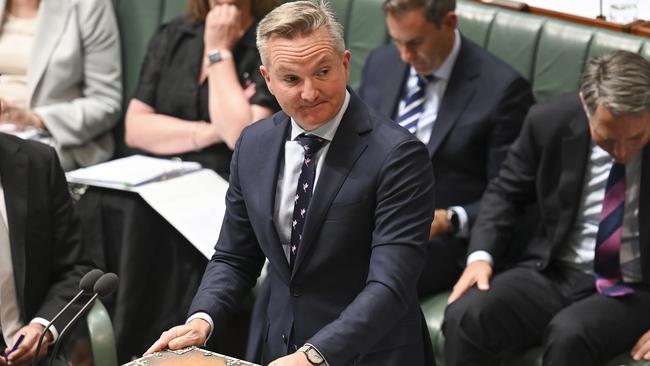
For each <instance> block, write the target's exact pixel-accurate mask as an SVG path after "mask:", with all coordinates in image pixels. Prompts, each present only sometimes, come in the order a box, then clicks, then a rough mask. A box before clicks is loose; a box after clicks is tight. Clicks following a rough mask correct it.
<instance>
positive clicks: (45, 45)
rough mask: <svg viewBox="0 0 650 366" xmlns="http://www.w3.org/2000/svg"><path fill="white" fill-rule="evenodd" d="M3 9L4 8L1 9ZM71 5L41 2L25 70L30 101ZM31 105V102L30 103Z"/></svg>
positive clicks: (60, 1)
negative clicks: (32, 44) (29, 57)
mask: <svg viewBox="0 0 650 366" xmlns="http://www.w3.org/2000/svg"><path fill="white" fill-rule="evenodd" d="M2 9H4V6H3V7H2ZM70 9H71V5H70V2H69V1H68V0H42V1H41V3H40V6H39V9H38V17H37V20H36V35H35V38H34V48H33V50H32V56H31V59H30V63H29V65H28V68H27V70H29V71H28V73H27V95H28V100H29V101H31V100H32V96H33V95H34V93H35V91H36V88H37V86H38V83H39V82H40V80H41V78H42V76H43V73H44V72H45V67H46V66H47V64H48V62H49V60H50V57H51V56H52V53H53V52H54V49H55V48H56V47H57V45H58V43H59V42H58V41H59V38H60V37H61V34H62V33H63V30H64V29H65V25H66V24H67V22H68V18H69V16H70ZM30 103H31V102H30Z"/></svg>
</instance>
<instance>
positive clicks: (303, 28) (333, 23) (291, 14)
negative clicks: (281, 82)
mask: <svg viewBox="0 0 650 366" xmlns="http://www.w3.org/2000/svg"><path fill="white" fill-rule="evenodd" d="M321 28H325V29H327V31H328V32H329V34H330V36H331V39H332V40H331V41H332V47H333V48H334V49H335V50H337V51H339V52H340V53H341V55H342V54H343V53H344V52H345V41H344V39H343V26H342V25H341V24H340V23H339V22H338V21H337V20H336V18H335V17H334V12H333V11H332V9H331V8H330V6H329V4H328V3H327V2H325V1H322V0H319V1H293V2H288V3H285V4H283V5H280V6H278V7H277V8H275V9H274V10H273V11H271V12H270V13H268V14H267V15H266V16H265V17H264V19H262V21H261V22H260V24H259V25H258V26H257V49H258V50H259V52H260V57H261V58H262V64H264V65H268V50H267V42H268V40H269V39H270V38H271V37H272V36H273V35H277V36H279V37H282V38H285V39H293V38H294V37H296V36H308V35H310V34H312V33H314V32H315V31H317V30H319V29H321Z"/></svg>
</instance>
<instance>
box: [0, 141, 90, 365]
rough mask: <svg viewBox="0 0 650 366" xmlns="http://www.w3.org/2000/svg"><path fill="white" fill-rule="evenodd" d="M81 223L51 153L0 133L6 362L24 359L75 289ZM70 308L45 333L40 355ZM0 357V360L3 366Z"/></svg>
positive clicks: (1, 321)
mask: <svg viewBox="0 0 650 366" xmlns="http://www.w3.org/2000/svg"><path fill="white" fill-rule="evenodd" d="M82 258H84V256H83V251H82V247H81V243H80V240H79V223H78V218H77V217H76V215H75V213H74V209H73V206H72V200H71V199H70V195H69V193H68V185H67V183H66V180H65V176H64V174H63V170H62V169H61V165H60V163H59V159H58V158H57V155H56V152H55V151H54V150H53V149H52V148H51V147H49V146H47V145H44V144H41V143H39V142H31V141H24V140H21V139H19V138H17V137H13V136H9V135H5V134H0V330H1V331H2V337H0V349H1V350H2V351H4V352H5V353H7V352H9V351H10V349H11V347H12V346H13V345H14V343H15V342H16V341H17V339H18V338H19V337H20V336H21V335H24V336H25V337H24V339H23V342H22V343H21V344H20V346H19V347H18V348H17V349H16V350H15V351H14V352H11V353H10V354H9V356H8V362H9V364H13V365H27V364H30V363H31V360H32V358H33V356H34V353H35V351H36V343H37V341H38V337H39V336H40V333H41V332H42V331H43V329H44V327H45V326H47V324H49V320H48V319H52V318H53V317H54V315H55V314H56V313H57V312H58V311H59V310H60V309H61V308H63V306H64V305H65V304H66V303H67V302H68V301H69V300H70V299H72V297H73V296H74V295H75V294H76V293H77V291H78V286H77V284H78V283H79V279H80V278H81V275H82V274H83V273H85V272H86V271H87V270H88V269H89V267H88V266H87V263H84V262H82ZM73 314H74V312H68V313H67V315H66V314H64V316H62V317H61V318H59V320H57V321H56V322H55V323H54V325H53V326H52V327H51V328H50V330H49V332H48V333H47V335H46V337H45V340H44V344H43V347H42V348H41V352H40V353H41V354H40V357H41V358H42V357H45V355H46V353H47V349H48V347H47V345H48V344H51V343H52V342H53V341H55V340H56V338H57V337H58V331H61V330H62V329H63V327H64V326H65V324H66V323H67V322H68V321H69V320H70V319H71V318H72V315H73ZM5 364H6V362H5V359H4V358H3V357H0V365H5Z"/></svg>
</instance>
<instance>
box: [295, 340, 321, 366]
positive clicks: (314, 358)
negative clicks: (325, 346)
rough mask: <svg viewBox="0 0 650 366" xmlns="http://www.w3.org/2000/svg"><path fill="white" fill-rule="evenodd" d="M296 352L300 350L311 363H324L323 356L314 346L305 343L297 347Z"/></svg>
mask: <svg viewBox="0 0 650 366" xmlns="http://www.w3.org/2000/svg"><path fill="white" fill-rule="evenodd" d="M298 352H302V353H304V354H305V356H307V361H309V363H311V364H312V365H316V366H319V365H324V364H325V360H324V359H323V356H321V355H320V353H319V352H318V351H317V350H316V348H314V346H312V345H309V344H305V345H304V346H302V347H300V348H298Z"/></svg>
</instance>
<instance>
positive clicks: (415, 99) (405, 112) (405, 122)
mask: <svg viewBox="0 0 650 366" xmlns="http://www.w3.org/2000/svg"><path fill="white" fill-rule="evenodd" d="M435 79H436V77H435V76H434V75H426V76H419V75H418V82H417V84H416V87H415V88H413V90H411V94H409V95H407V96H406V98H404V108H403V109H402V110H401V111H400V112H399V116H397V123H399V125H400V126H402V127H404V128H406V129H407V130H409V131H410V132H411V133H415V131H416V130H417V126H418V121H419V120H420V117H421V116H422V113H423V112H424V101H425V99H426V90H427V83H429V82H432V81H433V80H435Z"/></svg>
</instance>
